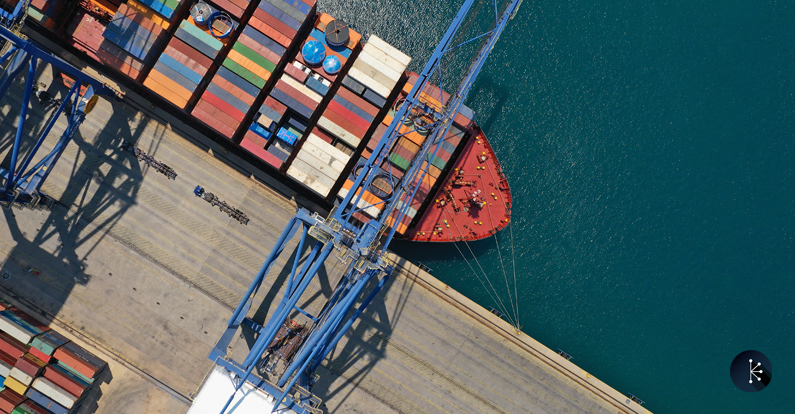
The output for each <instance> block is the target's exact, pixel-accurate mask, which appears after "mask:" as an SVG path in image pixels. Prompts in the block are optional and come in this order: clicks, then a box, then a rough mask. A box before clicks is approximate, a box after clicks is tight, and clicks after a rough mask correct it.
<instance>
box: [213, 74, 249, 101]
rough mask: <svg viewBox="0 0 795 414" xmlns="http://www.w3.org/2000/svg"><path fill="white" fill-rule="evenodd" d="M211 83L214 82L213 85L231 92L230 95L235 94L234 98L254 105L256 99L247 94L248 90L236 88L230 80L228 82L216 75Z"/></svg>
mask: <svg viewBox="0 0 795 414" xmlns="http://www.w3.org/2000/svg"><path fill="white" fill-rule="evenodd" d="M212 83H214V84H215V85H218V86H219V87H220V88H222V89H223V90H225V91H227V92H229V93H231V94H232V95H234V96H235V98H237V99H240V100H241V101H243V102H245V103H246V104H248V105H254V99H256V97H254V96H251V95H249V94H248V92H246V91H244V90H242V89H240V88H238V87H237V86H236V85H235V84H233V83H232V82H229V81H228V80H226V79H224V78H222V77H220V76H217V75H216V76H215V77H214V78H213V81H212Z"/></svg>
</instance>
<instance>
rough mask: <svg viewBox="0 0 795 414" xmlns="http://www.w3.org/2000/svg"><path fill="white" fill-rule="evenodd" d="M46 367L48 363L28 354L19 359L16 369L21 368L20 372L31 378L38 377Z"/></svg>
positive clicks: (15, 365)
mask: <svg viewBox="0 0 795 414" xmlns="http://www.w3.org/2000/svg"><path fill="white" fill-rule="evenodd" d="M46 365H47V363H46V362H44V361H42V360H41V359H39V358H36V357H35V356H33V355H31V354H29V353H28V354H25V355H23V356H22V358H19V359H18V360H17V363H16V364H14V367H16V368H19V370H20V371H22V372H24V373H26V374H28V375H30V376H31V377H36V376H38V375H39V373H40V372H41V370H42V369H44V367H45V366H46Z"/></svg>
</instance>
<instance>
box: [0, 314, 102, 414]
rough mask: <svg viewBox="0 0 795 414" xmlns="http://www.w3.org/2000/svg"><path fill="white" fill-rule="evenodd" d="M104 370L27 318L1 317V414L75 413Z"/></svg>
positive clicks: (82, 351)
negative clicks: (95, 379)
mask: <svg viewBox="0 0 795 414" xmlns="http://www.w3.org/2000/svg"><path fill="white" fill-rule="evenodd" d="M7 306H8V304H6V303H0V308H6V307H7ZM105 365H106V363H105V361H102V360H101V359H99V358H97V357H96V356H94V355H92V354H91V353H89V352H88V351H86V350H85V349H83V348H81V347H80V346H78V345H76V344H74V343H71V342H69V340H68V339H66V338H65V337H63V336H62V335H60V334H58V333H57V332H55V331H53V330H51V329H50V328H49V327H47V326H46V325H44V324H42V323H40V322H39V321H38V320H36V319H35V318H33V317H32V316H30V315H28V314H26V313H25V312H23V311H21V310H19V309H17V308H14V307H8V308H6V309H4V310H3V311H2V312H0V386H1V387H0V413H4V414H31V413H34V414H66V413H71V412H75V411H76V410H77V409H78V407H80V406H81V404H82V403H83V402H84V400H85V397H86V396H87V395H89V394H90V391H91V389H92V384H93V383H94V382H95V381H94V378H96V376H97V374H98V373H99V372H101V371H102V369H103V368H104V367H105Z"/></svg>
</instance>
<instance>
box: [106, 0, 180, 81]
mask: <svg viewBox="0 0 795 414" xmlns="http://www.w3.org/2000/svg"><path fill="white" fill-rule="evenodd" d="M169 1H173V0H169ZM131 3H133V4H134V5H136V6H138V7H136V8H134V7H130V6H128V5H127V4H122V5H120V6H119V8H118V10H117V11H116V15H115V16H114V17H113V19H112V20H111V21H110V23H109V24H108V26H107V28H106V29H105V31H104V32H103V33H102V37H104V38H105V40H103V42H102V43H101V44H100V46H99V50H98V51H97V57H98V58H99V60H100V61H101V62H103V63H105V64H106V65H107V66H110V67H111V68H113V69H116V70H117V71H118V72H120V73H122V74H125V75H127V76H129V77H130V78H132V79H134V80H139V79H140V77H141V72H142V71H143V70H144V68H145V67H149V66H151V64H152V61H153V60H154V57H155V53H156V52H157V51H158V50H159V49H160V47H161V46H162V43H164V41H165V39H166V35H167V32H166V29H167V27H168V25H167V20H165V19H163V18H161V17H160V16H158V18H157V19H155V20H152V19H151V18H150V17H155V15H156V13H155V12H154V11H152V10H147V9H146V7H145V6H141V5H139V4H138V3H135V2H131ZM156 4H160V3H156ZM160 9H162V7H161V8H160ZM158 23H161V24H163V23H166V27H165V28H164V27H163V26H162V25H161V24H158Z"/></svg>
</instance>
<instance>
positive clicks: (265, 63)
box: [232, 42, 276, 73]
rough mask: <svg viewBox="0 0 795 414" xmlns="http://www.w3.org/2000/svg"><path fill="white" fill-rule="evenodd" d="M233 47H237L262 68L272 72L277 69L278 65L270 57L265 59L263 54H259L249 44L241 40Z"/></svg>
mask: <svg viewBox="0 0 795 414" xmlns="http://www.w3.org/2000/svg"><path fill="white" fill-rule="evenodd" d="M232 49H235V50H236V51H238V52H239V53H240V54H241V55H243V56H245V57H246V58H248V59H249V60H251V61H252V62H254V63H256V64H257V65H259V66H260V67H261V68H263V69H265V70H267V71H268V72H270V73H273V71H274V70H275V69H276V65H275V64H274V63H273V62H271V61H270V60H268V59H265V58H264V57H263V56H261V55H259V54H257V52H255V51H253V50H251V49H249V47H248V46H246V45H244V44H242V43H240V42H237V43H235V45H234V46H232Z"/></svg>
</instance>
